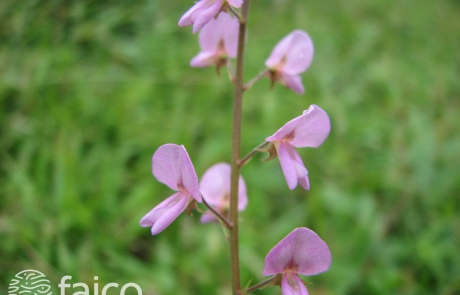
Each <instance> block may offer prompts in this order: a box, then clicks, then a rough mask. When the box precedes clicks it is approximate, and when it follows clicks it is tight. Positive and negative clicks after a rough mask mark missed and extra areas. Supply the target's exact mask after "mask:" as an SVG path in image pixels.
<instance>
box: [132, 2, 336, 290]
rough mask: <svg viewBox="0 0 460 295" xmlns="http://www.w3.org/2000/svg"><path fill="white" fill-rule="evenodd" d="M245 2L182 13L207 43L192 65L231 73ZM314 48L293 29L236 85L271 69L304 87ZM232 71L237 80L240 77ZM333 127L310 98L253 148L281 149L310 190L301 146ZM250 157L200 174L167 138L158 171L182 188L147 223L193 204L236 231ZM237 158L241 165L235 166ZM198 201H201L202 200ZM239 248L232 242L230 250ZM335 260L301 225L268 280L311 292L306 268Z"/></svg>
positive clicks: (274, 259)
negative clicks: (252, 74) (306, 105)
mask: <svg viewBox="0 0 460 295" xmlns="http://www.w3.org/2000/svg"><path fill="white" fill-rule="evenodd" d="M245 3H246V2H245ZM242 5H244V4H243V0H199V1H198V2H197V3H196V4H195V5H194V6H193V7H192V8H190V9H189V10H188V11H187V12H186V13H185V14H184V15H183V16H182V17H181V19H180V20H179V26H188V25H193V33H197V32H198V31H199V32H200V33H199V37H198V38H199V45H200V48H201V51H200V52H199V53H198V54H197V55H196V56H195V57H193V59H192V60H191V61H190V65H191V66H192V67H200V68H201V67H209V66H216V67H217V69H220V68H221V67H223V66H228V67H229V73H230V75H233V74H232V73H231V70H230V66H231V61H230V59H231V58H238V56H241V55H240V54H242V52H239V50H240V49H241V48H242V47H240V46H239V45H240V44H238V42H240V41H239V40H245V38H244V37H245V35H243V36H239V34H241V33H242V31H244V30H242V28H243V23H245V22H246V20H245V19H244V18H245V16H244V15H241V14H239V13H238V9H239V8H240V7H241V6H242ZM242 10H243V11H244V8H243V9H242ZM243 34H244V32H243ZM240 37H241V38H240ZM243 42H244V41H243ZM313 53H314V48H313V42H312V40H311V38H310V36H309V35H308V34H307V33H306V32H304V31H301V30H294V31H293V32H292V33H290V34H288V35H287V36H285V37H284V38H282V39H281V41H279V43H278V44H277V45H276V46H275V47H274V49H273V51H272V52H271V54H270V56H269V57H268V58H267V59H266V61H265V67H266V68H265V70H264V71H262V72H261V74H260V75H259V76H257V77H256V78H254V79H253V80H251V81H250V82H249V83H248V84H246V85H244V87H243V85H242V83H241V85H236V84H235V87H241V90H242V91H243V90H247V89H249V88H250V86H251V85H252V84H253V83H254V82H255V81H257V80H259V79H260V78H262V77H268V78H269V79H270V81H271V84H272V86H273V84H274V83H275V82H279V83H280V84H282V85H283V86H285V87H287V88H290V89H292V90H293V91H295V92H296V93H298V94H303V93H304V92H305V89H304V86H303V84H302V80H301V77H300V74H301V73H302V72H304V71H305V70H306V69H307V68H308V67H309V66H310V64H311V62H312V59H313ZM240 66H241V65H240ZM240 69H241V68H240ZM237 72H238V71H237ZM240 77H242V76H240ZM231 78H232V81H236V79H234V78H235V77H233V76H232V77H231ZM242 91H240V92H241V93H242ZM235 95H236V94H235ZM241 95H242V94H241ZM330 129H331V126H330V120H329V116H328V115H327V113H326V112H325V111H324V110H322V109H321V108H320V107H318V106H317V105H311V106H310V107H309V108H308V109H307V110H305V111H303V113H302V114H301V115H300V116H298V117H296V118H294V119H291V120H290V121H288V122H287V123H286V124H284V126H282V127H281V128H280V129H279V130H278V131H276V132H275V133H274V134H272V135H271V136H268V137H266V138H265V142H264V143H263V144H262V145H260V146H259V147H258V148H256V149H254V152H253V153H250V156H252V155H253V154H254V153H256V152H264V151H269V152H270V157H269V159H272V158H275V157H278V159H279V162H280V165H281V170H282V172H283V174H284V177H285V179H286V183H287V186H288V188H289V189H291V190H293V189H295V188H296V187H297V185H300V186H301V187H302V188H303V189H305V190H309V189H310V180H309V178H308V170H307V169H306V167H305V165H304V163H303V161H302V159H301V157H300V155H299V154H298V152H297V150H296V148H303V147H311V148H317V147H319V146H320V145H321V144H322V143H323V142H324V141H325V140H326V138H327V137H328V135H329V132H330ZM263 147H266V148H265V149H263ZM250 156H249V157H250ZM249 157H248V158H249ZM246 160H247V159H246V158H245V160H244V161H242V160H237V161H236V162H232V165H230V164H227V163H217V164H215V165H213V166H211V167H210V168H209V169H208V170H206V171H205V173H204V174H203V176H202V177H201V180H200V181H199V180H198V177H197V174H196V172H195V168H194V166H193V164H192V161H191V159H190V157H189V155H188V153H187V151H186V150H185V147H184V146H180V145H176V144H165V145H162V146H160V147H159V148H158V150H157V151H156V152H155V153H154V155H153V158H152V173H153V175H154V176H155V177H156V178H157V180H158V181H159V182H162V183H164V184H166V185H167V186H168V187H170V188H171V189H173V190H174V191H175V193H174V194H173V195H172V196H170V197H169V198H167V199H165V200H164V201H163V202H161V203H160V204H159V205H157V206H156V207H154V208H153V209H152V210H150V211H149V212H148V213H147V214H146V215H145V216H144V217H142V219H141V220H140V225H141V226H143V227H151V233H152V235H156V234H158V233H160V232H161V231H163V230H165V229H166V227H168V226H169V225H170V224H171V223H172V222H173V221H174V220H175V219H176V218H177V217H178V216H179V215H180V214H181V213H182V212H184V211H185V212H186V213H188V214H191V211H192V210H193V209H197V210H198V211H199V212H201V213H203V214H202V216H201V219H200V220H201V222H202V223H208V222H216V221H220V222H221V223H222V226H224V227H227V229H228V230H229V231H232V230H233V229H234V228H235V224H233V223H232V222H238V220H237V218H236V219H235V218H230V216H231V212H237V211H243V210H244V209H245V208H246V206H247V205H248V194H247V187H246V183H245V181H244V179H243V177H242V176H241V175H239V173H238V171H239V168H240V166H243V165H244V164H245V163H246ZM235 165H236V167H237V170H235V171H233V169H235ZM233 172H236V173H233ZM236 183H238V185H236ZM236 188H237V189H236ZM232 192H233V194H232ZM231 196H232V197H231ZM232 200H233V201H232ZM235 201H236V205H235ZM232 202H233V203H232ZM199 203H201V204H202V205H198V204H199ZM232 204H233V205H234V206H232ZM203 205H204V206H206V207H207V210H202V209H200V207H199V206H203ZM231 208H233V209H231ZM232 210H233V211H232ZM230 211H231V212H230ZM236 214H237V213H236ZM236 228H237V227H236ZM230 240H231V239H230ZM234 248H235V247H231V251H234ZM330 264H331V253H330V251H329V248H328V246H327V244H326V243H325V242H324V241H323V240H322V239H321V238H320V237H319V236H318V235H317V234H316V233H315V232H314V231H312V230H310V229H308V228H305V227H300V228H296V229H295V230H293V231H292V232H291V233H289V234H288V235H287V236H286V237H285V238H284V239H282V240H281V241H280V242H279V243H278V244H277V245H275V246H274V247H273V249H272V250H270V252H269V253H268V254H267V256H266V258H265V268H264V270H263V272H262V274H263V275H266V276H273V277H272V279H270V280H269V282H271V284H273V285H275V284H278V285H280V287H281V289H282V293H283V295H295V294H298V295H308V291H307V289H306V287H305V284H304V283H303V281H302V280H301V279H300V277H299V274H300V275H307V276H311V275H316V274H319V273H321V272H324V271H326V270H328V269H329V267H330ZM259 285H260V284H259ZM259 285H256V286H254V288H248V289H247V290H244V292H243V293H245V294H246V292H250V291H252V290H253V289H255V288H256V287H257V288H258V287H260V286H259ZM234 293H238V294H239V293H241V292H240V290H237V291H236V292H235V289H234Z"/></svg>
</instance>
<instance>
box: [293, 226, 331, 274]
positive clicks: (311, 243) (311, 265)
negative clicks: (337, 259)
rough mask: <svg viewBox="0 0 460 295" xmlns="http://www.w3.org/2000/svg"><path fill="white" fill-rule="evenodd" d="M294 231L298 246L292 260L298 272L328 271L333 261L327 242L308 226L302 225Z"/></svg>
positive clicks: (316, 272) (314, 272)
mask: <svg viewBox="0 0 460 295" xmlns="http://www.w3.org/2000/svg"><path fill="white" fill-rule="evenodd" d="M294 232H295V233H296V246H295V250H294V253H293V258H292V260H293V263H294V265H296V266H297V273H299V274H303V275H307V276H311V275H316V274H319V273H322V272H325V271H327V270H328V269H329V267H330V265H331V261H332V258H331V252H330V251H329V247H328V246H327V244H326V243H325V242H324V241H323V240H322V239H321V238H320V237H319V236H318V235H317V234H316V233H315V232H314V231H312V230H310V229H308V228H305V227H300V228H297V229H295V230H294ZM294 232H293V233H294ZM295 233H294V234H295ZM291 234H292V233H291Z"/></svg>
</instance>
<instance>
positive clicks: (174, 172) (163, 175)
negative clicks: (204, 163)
mask: <svg viewBox="0 0 460 295" xmlns="http://www.w3.org/2000/svg"><path fill="white" fill-rule="evenodd" d="M152 173H153V175H154V176H155V177H156V179H157V180H158V181H159V182H162V183H164V184H166V185H167V186H169V187H170V188H172V189H173V190H176V191H179V190H180V188H179V186H183V188H184V189H185V190H187V192H188V193H189V194H190V195H191V196H192V197H193V198H195V199H196V200H197V201H198V202H201V195H200V192H199V190H198V177H197V176H196V173H195V169H194V168H193V164H192V161H191V160H190V157H189V156H188V154H187V151H186V150H185V148H184V146H179V145H177V144H165V145H162V146H160V147H159V148H158V149H157V151H156V152H155V154H154V155H153V157H152Z"/></svg>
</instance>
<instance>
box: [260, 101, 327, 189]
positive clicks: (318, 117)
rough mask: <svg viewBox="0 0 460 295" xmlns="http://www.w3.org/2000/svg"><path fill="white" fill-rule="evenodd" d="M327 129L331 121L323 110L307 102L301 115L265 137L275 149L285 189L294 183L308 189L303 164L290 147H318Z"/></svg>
mask: <svg viewBox="0 0 460 295" xmlns="http://www.w3.org/2000/svg"><path fill="white" fill-rule="evenodd" d="M330 130H331V123H330V121H329V116H328V115H327V114H326V112H325V111H323V110H322V109H321V108H320V107H318V106H316V105H311V106H310V107H309V108H308V110H306V111H304V112H303V114H302V115H301V116H299V117H297V118H294V119H292V120H291V121H289V122H287V123H286V124H285V125H284V126H283V127H281V128H280V129H279V130H278V131H276V132H275V134H273V135H272V136H269V137H267V138H266V139H265V140H266V141H269V142H271V143H272V144H271V146H274V148H275V150H276V154H277V155H278V158H279V160H280V164H281V169H283V173H284V177H285V178H286V182H287V185H288V187H289V189H291V190H293V189H294V188H295V187H296V186H297V184H300V185H301V186H302V187H303V188H304V189H306V190H309V189H310V181H309V179H308V171H307V168H305V165H304V164H303V162H302V159H301V158H300V156H299V154H298V153H297V151H296V150H295V148H294V147H297V148H301V147H312V148H316V147H319V146H320V145H321V144H322V143H323V142H324V140H326V138H327V136H328V135H329V131H330Z"/></svg>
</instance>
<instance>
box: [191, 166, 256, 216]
mask: <svg viewBox="0 0 460 295" xmlns="http://www.w3.org/2000/svg"><path fill="white" fill-rule="evenodd" d="M230 177H231V167H230V165H229V164H227V163H217V164H215V165H213V166H211V167H210V168H209V169H208V170H206V172H205V173H204V174H203V177H201V180H200V192H201V194H202V196H203V198H204V199H205V200H206V202H207V203H208V204H209V205H210V206H212V207H213V208H214V209H215V210H216V211H218V212H219V213H221V214H222V215H224V216H225V214H227V212H228V210H229V208H230ZM247 204H248V197H247V192H246V184H245V182H244V179H243V177H242V176H241V175H240V177H239V180H238V211H243V210H244V209H245V208H246V205H247ZM200 220H201V222H203V223H206V222H211V221H216V220H217V218H216V217H215V215H214V214H213V213H211V212H210V211H207V212H206V213H205V214H203V215H202V216H201V219H200Z"/></svg>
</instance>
